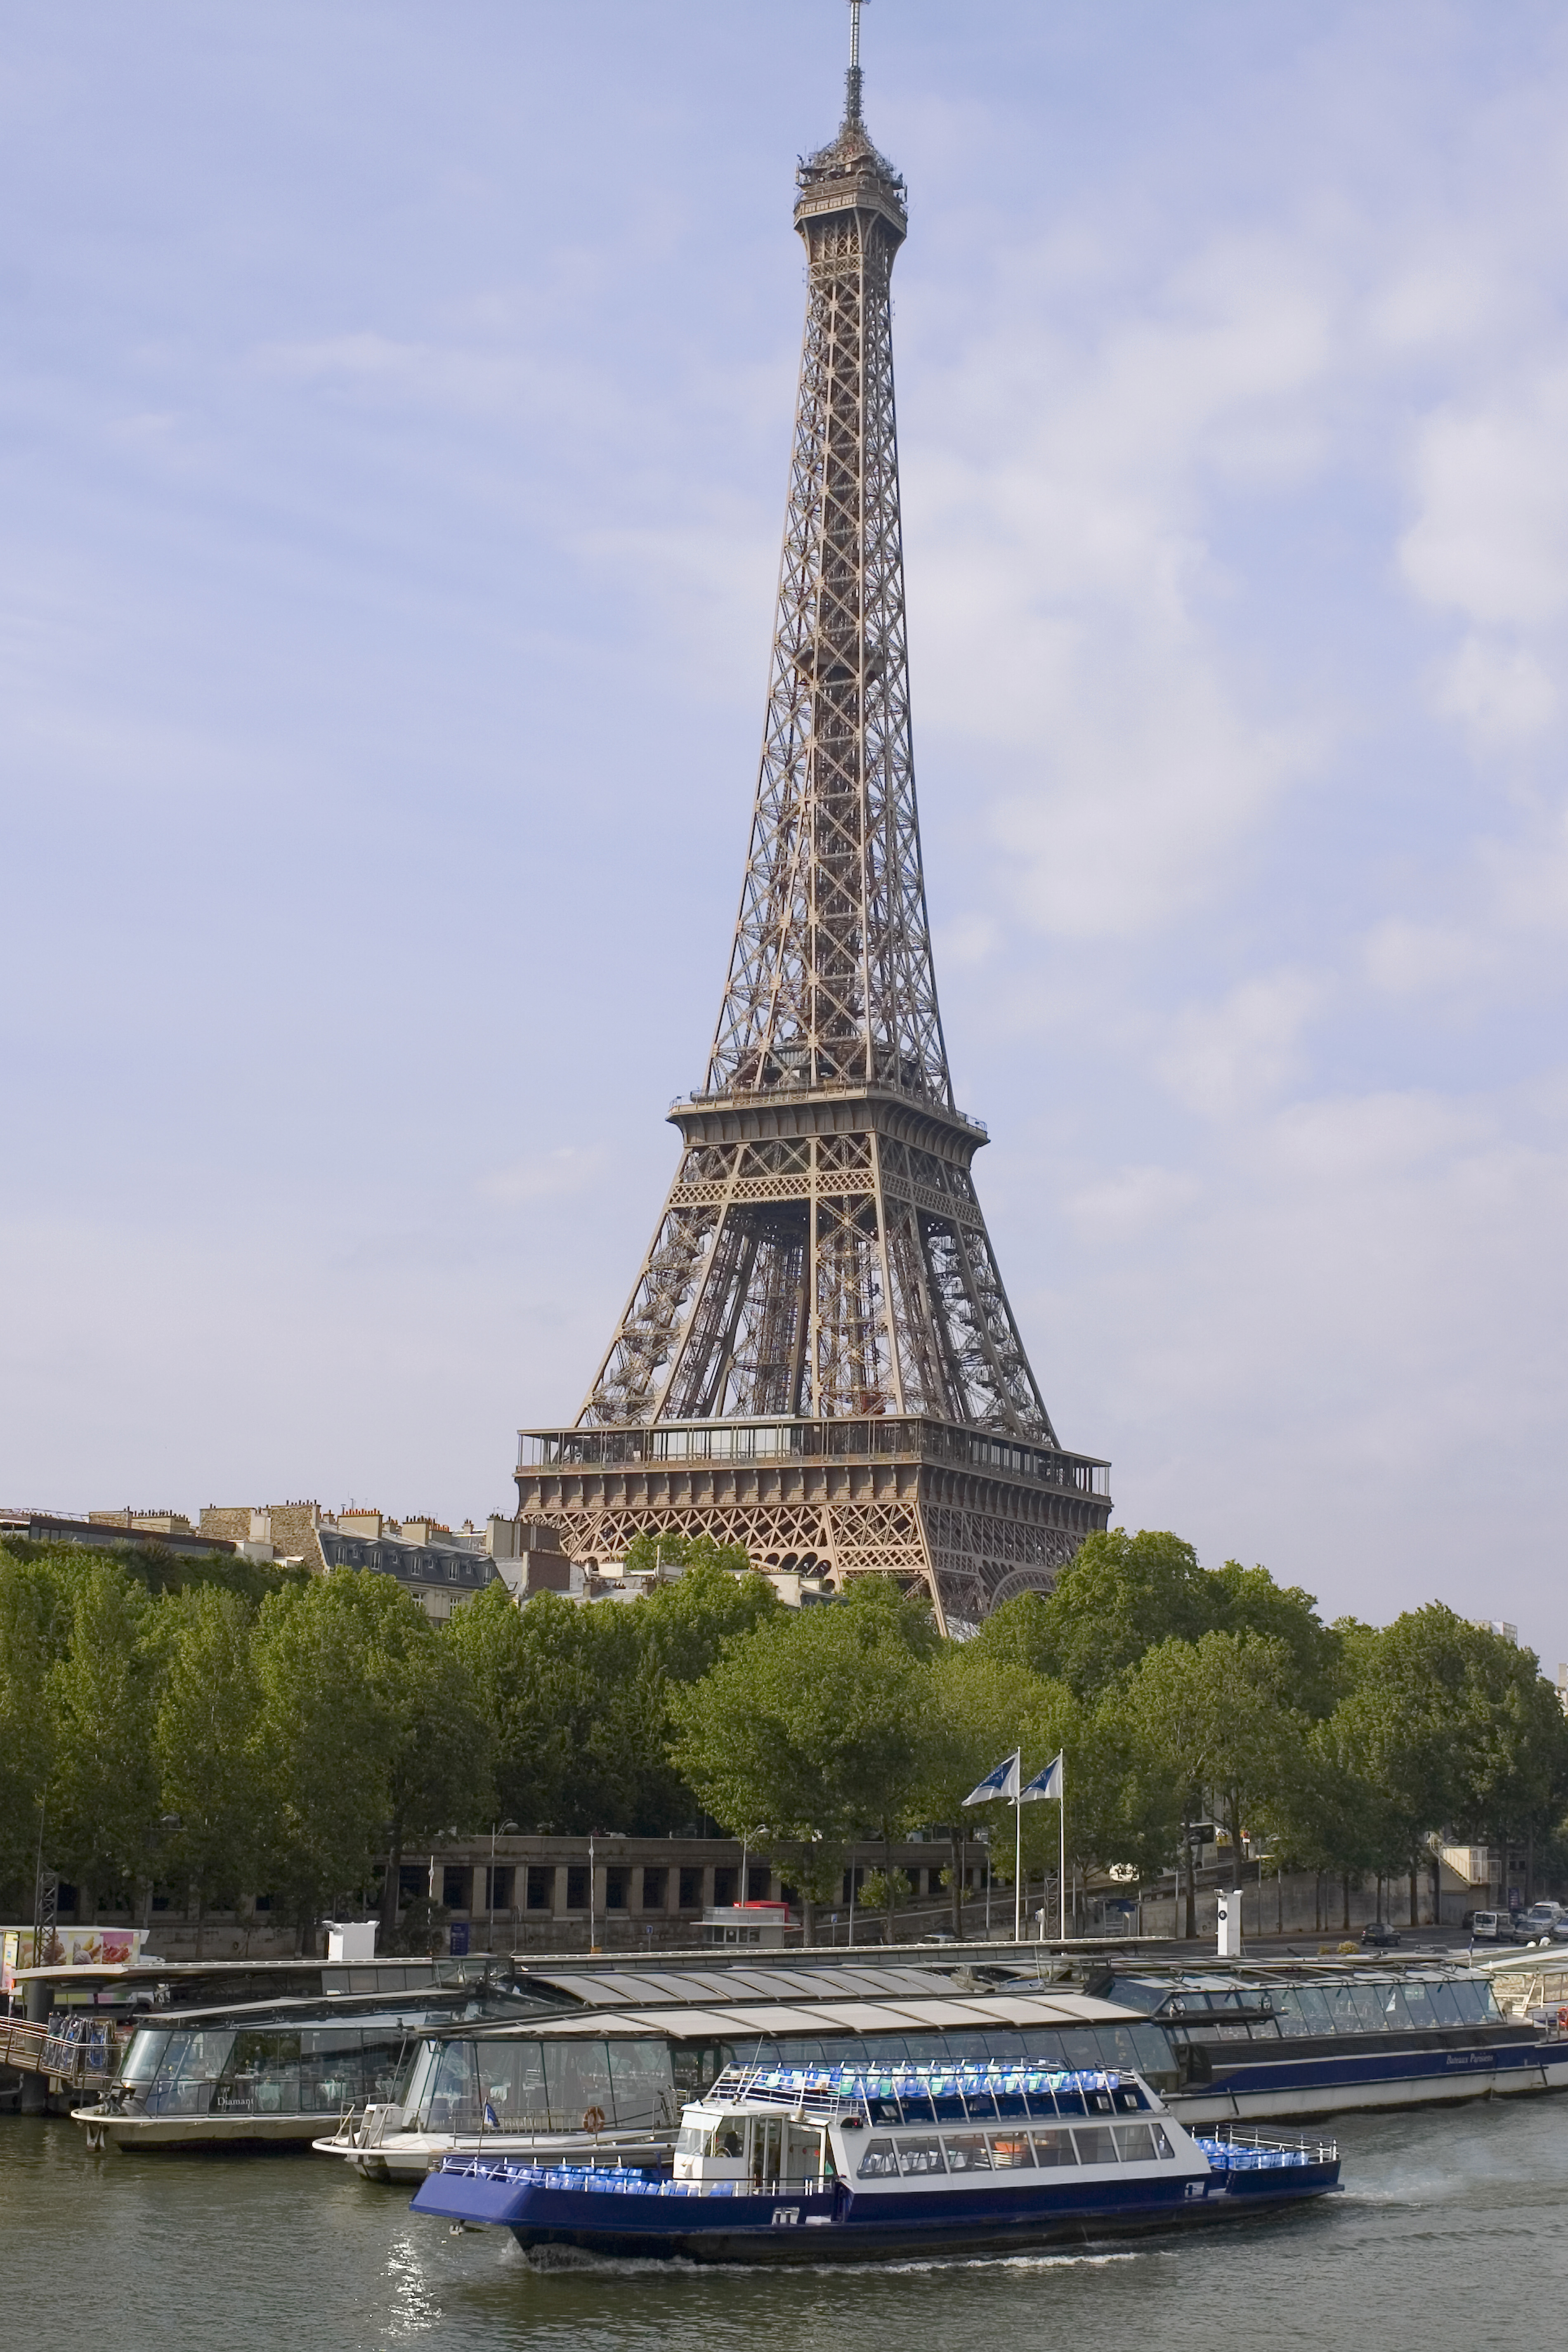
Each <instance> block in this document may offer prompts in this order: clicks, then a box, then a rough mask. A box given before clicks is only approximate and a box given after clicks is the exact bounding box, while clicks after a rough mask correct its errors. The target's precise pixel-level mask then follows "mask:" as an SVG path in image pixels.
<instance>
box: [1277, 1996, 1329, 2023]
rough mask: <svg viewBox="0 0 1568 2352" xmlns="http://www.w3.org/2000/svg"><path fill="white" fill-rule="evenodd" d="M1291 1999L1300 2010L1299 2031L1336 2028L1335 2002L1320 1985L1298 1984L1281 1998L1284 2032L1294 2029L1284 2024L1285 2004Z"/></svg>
mask: <svg viewBox="0 0 1568 2352" xmlns="http://www.w3.org/2000/svg"><path fill="white" fill-rule="evenodd" d="M1287 2001H1289V2003H1291V2004H1292V2005H1293V2006H1294V2007H1295V2008H1296V2009H1297V2010H1299V2011H1300V2018H1301V2023H1300V2028H1299V2029H1297V2030H1298V2031H1300V2032H1303V2033H1331V2032H1333V2030H1334V2010H1333V2003H1332V2002H1331V2000H1330V1999H1329V1996H1328V1994H1327V1993H1326V1992H1325V1991H1324V1990H1322V1988H1321V1986H1320V1985H1296V1986H1293V1987H1292V1988H1291V1990H1290V1991H1289V1993H1288V1994H1283V1995H1281V1997H1280V2000H1279V2010H1280V2022H1281V2027H1282V2029H1283V2031H1284V2032H1290V2031H1291V2030H1292V2029H1291V2028H1290V2027H1289V2026H1287V2025H1285V2024H1284V2017H1285V2013H1286V2011H1285V2005H1286V2003H1287Z"/></svg>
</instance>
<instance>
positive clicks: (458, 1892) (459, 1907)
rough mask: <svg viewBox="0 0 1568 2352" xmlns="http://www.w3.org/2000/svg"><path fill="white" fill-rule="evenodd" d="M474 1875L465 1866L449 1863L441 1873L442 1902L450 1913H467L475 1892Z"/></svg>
mask: <svg viewBox="0 0 1568 2352" xmlns="http://www.w3.org/2000/svg"><path fill="white" fill-rule="evenodd" d="M473 1884H474V1874H473V1872H472V1870H470V1869H468V1867H466V1866H464V1865H459V1864H454V1863H450V1862H449V1863H447V1865H446V1867H445V1868H444V1869H443V1871H442V1873H441V1900H442V1902H443V1903H444V1904H445V1905H446V1906H447V1910H448V1911H466V1910H467V1909H468V1897H469V1895H471V1893H472V1891H473Z"/></svg>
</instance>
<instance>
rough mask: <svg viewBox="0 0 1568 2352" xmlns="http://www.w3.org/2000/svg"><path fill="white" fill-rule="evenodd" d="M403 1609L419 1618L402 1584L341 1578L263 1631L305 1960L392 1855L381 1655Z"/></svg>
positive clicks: (269, 1733)
mask: <svg viewBox="0 0 1568 2352" xmlns="http://www.w3.org/2000/svg"><path fill="white" fill-rule="evenodd" d="M373 1587H374V1588H379V1590H374V1591H373V1590H372V1589H371V1588H373ZM394 1599H395V1600H396V1601H403V1602H405V1604H406V1605H407V1606H408V1607H410V1608H414V1607H416V1603H415V1602H414V1601H412V1600H411V1598H410V1596H408V1595H407V1594H405V1593H404V1592H403V1591H402V1588H401V1587H400V1586H399V1585H398V1584H397V1582H396V1580H395V1579H394V1578H392V1577H388V1576H381V1575H378V1574H377V1573H376V1572H375V1571H374V1570H369V1571H363V1572H359V1571H353V1570H348V1571H338V1572H335V1573H333V1574H332V1575H331V1576H319V1577H317V1578H315V1579H314V1580H312V1581H311V1582H310V1584H309V1585H303V1586H300V1585H296V1586H291V1587H289V1588H286V1589H285V1590H283V1591H279V1592H275V1593H272V1594H271V1595H269V1597H268V1599H267V1601H264V1602H263V1604H262V1609H261V1615H260V1619H259V1621H258V1626H257V1636H256V1669H257V1675H258V1680H259V1683H260V1685H261V1716H260V1741H261V1751H262V1754H263V1756H264V1757H265V1759H266V1760H267V1768H268V1769H267V1777H268V1786H269V1791H270V1802H271V1805H272V1809H273V1813H274V1819H275V1821H276V1824H277V1832H278V1836H277V1853H278V1862H277V1865H276V1867H277V1876H276V1878H275V1880H274V1891H275V1892H277V1893H278V1894H279V1895H281V1896H282V1898H283V1902H284V1905H285V1906H286V1908H287V1911H288V1914H289V1916H291V1917H292V1918H293V1919H294V1920H295V1922H296V1923H297V1925H298V1926H299V1928H300V1934H301V1938H302V1948H303V1949H305V1950H306V1951H307V1952H309V1951H311V1950H313V1949H314V1946H315V1929H316V1921H317V1920H318V1918H320V1916H321V1913H322V1912H323V1910H324V1909H325V1908H326V1906H328V1904H330V1903H333V1902H336V1901H338V1900H339V1899H341V1898H343V1897H353V1895H358V1894H359V1893H360V1892H361V1891H362V1890H363V1888H364V1887H365V1886H366V1885H368V1883H369V1880H370V1877H371V1874H372V1870H373V1867H374V1862H375V1859H376V1857H377V1856H378V1855H379V1854H381V1853H384V1852H385V1851H386V1832H387V1827H388V1823H389V1821H390V1811H389V1808H390V1803H391V1793H392V1791H391V1778H392V1767H393V1759H394V1756H395V1751H396V1749H397V1747H398V1726H397V1724H396V1723H395V1720H394V1717H393V1714H392V1710H391V1708H390V1707H389V1706H388V1704H387V1690H386V1676H385V1675H384V1672H383V1671H382V1664H381V1659H380V1657H379V1655H378V1654H377V1653H378V1635H379V1634H380V1633H381V1632H382V1630H383V1626H384V1619H385V1615H386V1613H387V1609H388V1603H389V1601H392V1600H394ZM393 1875H394V1881H395V1872H394V1874H393Z"/></svg>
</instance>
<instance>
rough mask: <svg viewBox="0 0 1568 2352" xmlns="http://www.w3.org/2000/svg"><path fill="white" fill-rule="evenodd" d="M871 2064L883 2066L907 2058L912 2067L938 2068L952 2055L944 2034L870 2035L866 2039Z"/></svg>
mask: <svg viewBox="0 0 1568 2352" xmlns="http://www.w3.org/2000/svg"><path fill="white" fill-rule="evenodd" d="M866 2048H867V2050H868V2052H869V2053H870V2057H871V2063H872V2064H873V2065H876V2066H885V2065H887V2064H888V2063H889V2061H892V2060H897V2059H900V2058H907V2059H908V2060H909V2061H910V2064H911V2065H914V2066H940V2065H941V2064H942V2062H943V2060H944V2059H947V2058H950V2057H951V2056H952V2051H951V2050H950V2048H949V2046H948V2039H947V2036H946V2034H945V2033H871V2034H868V2036H867V2038H866Z"/></svg>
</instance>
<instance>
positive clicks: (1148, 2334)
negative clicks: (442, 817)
mask: <svg viewBox="0 0 1568 2352" xmlns="http://www.w3.org/2000/svg"><path fill="white" fill-rule="evenodd" d="M1330 2128H1334V2126H1330ZM1337 2128H1338V2134H1339V2139H1340V2146H1341V2151H1342V2156H1343V2159H1344V2175H1343V2177H1344V2180H1345V2189H1344V2191H1343V2193H1342V2195H1340V2196H1337V2197H1334V2198H1331V2199H1327V2200H1324V2201H1323V2202H1321V2204H1318V2205H1316V2206H1311V2207H1308V2208H1306V2209H1305V2210H1301V2211H1299V2212H1296V2213H1293V2214H1290V2215H1289V2216H1285V2217H1281V2218H1280V2219H1279V2220H1277V2221H1259V2222H1242V2223H1239V2224H1237V2225H1235V2226H1232V2227H1226V2228H1223V2229H1213V2230H1205V2231H1199V2232H1194V2234H1192V2235H1191V2236H1187V2237H1175V2236H1171V2237H1162V2238H1150V2239H1146V2240H1142V2241H1137V2240H1134V2241H1131V2242H1129V2241H1125V2240H1123V2241H1121V2242H1112V2243H1108V2244H1107V2245H1105V2246H1104V2247H1103V2248H1089V2249H1087V2250H1085V2251H1083V2252H1041V2253H1038V2254H1033V2255H1013V2256H1008V2257H998V2258H996V2259H994V2260H990V2261H986V2260H976V2261H971V2262H929V2263H921V2262H900V2263H881V2264H878V2265H875V2266H871V2265H868V2266H866V2267H864V2268H857V2269H853V2270H837V2269H833V2268H829V2267H826V2266H824V2267H823V2268H822V2269H820V2270H807V2271H795V2272H790V2273H766V2272H763V2273H759V2272H755V2271H750V2272H748V2271H739V2270H735V2271H720V2272H711V2271H700V2270H695V2269H688V2268H682V2267H675V2266H666V2265H663V2264H655V2263H646V2264H636V2263H623V2264H615V2263H600V2264H594V2265H587V2266H584V2267H582V2268H576V2269H568V2270H552V2271H544V2272H540V2271H535V2270H532V2269H531V2268H530V2266H529V2264H528V2263H526V2262H525V2260H524V2259H523V2257H522V2255H521V2252H519V2250H518V2248H517V2246H516V2245H515V2244H514V2243H513V2242H512V2240H511V2239H510V2238H509V2237H507V2236H505V2235H503V2234H501V2233H500V2232H496V2231H484V2232H480V2233H468V2234H466V2235H464V2236H461V2237H458V2238H453V2237H451V2236H449V2235H448V2234H447V2226H446V2224H445V2223H444V2222H441V2221H425V2220H423V2219H421V2218H420V2217H418V2216H416V2215H415V2214H412V2213H410V2211H409V2210H408V2191H407V2190H406V2189H387V2188H377V2187H375V2186H374V2185H373V2184H371V2183H369V2182H365V2181H361V2180H359V2179H356V2178H355V2176H354V2175H353V2174H352V2173H350V2172H349V2170H348V2169H347V2168H346V2167H345V2166H343V2165H342V2164H340V2163H338V2162H337V2161H335V2160H333V2159H330V2158H325V2157H314V2156H310V2155H304V2156H300V2155H294V2154H289V2155H280V2156H261V2157H241V2156H228V2157H200V2158H187V2157H179V2156H163V2157H160V2156H142V2157H125V2156H118V2155H115V2154H113V2153H110V2154H107V2155H103V2156H89V2155H88V2154H87V2153H86V2151H85V2150H84V2148H83V2146H82V2140H81V2134H80V2132H79V2130H78V2129H77V2128H76V2127H75V2126H73V2125H71V2124H69V2123H67V2122H52V2121H51V2122H40V2121H36V2120H34V2119H31V2118H26V2117H22V2116H15V2115H0V2277H3V2280H4V2288H5V2306H6V2308H7V2309H8V2310H9V2311H10V2313H11V2315H12V2317H13V2321H14V2323H15V2325H16V2340H17V2341H18V2342H21V2341H26V2342H28V2343H31V2344H36V2345H45V2346H49V2347H53V2346H57V2345H59V2346H64V2345H68V2344H77V2343H87V2342H91V2343H94V2344H99V2345H103V2346H106V2347H109V2346H111V2347H113V2352H185V2347H193V2352H194V2348H195V2347H200V2352H214V2347H226V2346H235V2345H241V2344H247V2345H273V2344H276V2345H278V2346H280V2347H288V2352H316V2347H321V2352H328V2347H332V2352H359V2347H372V2346H382V2345H405V2344H406V2345H419V2344H422V2343H425V2342H426V2341H427V2342H428V2343H429V2344H430V2346H431V2347H432V2352H435V2347H437V2346H438V2347H440V2352H479V2347H484V2352H511V2347H527V2352H568V2347H570V2352H645V2347H647V2352H654V2347H665V2346H666V2345H668V2344H669V2343H670V2342H671V2341H672V2340H676V2339H677V2338H678V2339H679V2344H680V2347H681V2352H737V2347H763V2346H765V2347H767V2352H807V2347H809V2352H840V2347H855V2352H861V2347H865V2352H1004V2347H1006V2352H1012V2347H1034V2346H1040V2347H1047V2346H1048V2347H1052V2352H1061V2347H1070V2352H1101V2347H1104V2352H1112V2347H1114V2352H1189V2347H1190V2352H1228V2347H1232V2346H1237V2345H1251V2344H1258V2345H1261V2346H1265V2347H1268V2352H1287V2347H1296V2346H1307V2345H1310V2346H1314V2347H1319V2346H1321V2347H1334V2352H1341V2347H1368V2352H1431V2348H1432V2347H1436V2352H1447V2347H1454V2352H1479V2347H1482V2346H1484V2345H1488V2344H1490V2343H1495V2342H1497V2341H1500V2340H1501V2339H1502V2338H1503V2337H1505V2336H1506V2337H1507V2339H1508V2340H1509V2341H1510V2342H1515V2343H1518V2342H1522V2341H1526V2340H1528V2341H1530V2342H1531V2343H1534V2342H1542V2343H1550V2342H1555V2341H1556V2340H1557V2338H1558V2336H1559V2335H1560V2334H1561V2332H1562V2324H1561V2317H1560V2314H1561V2310H1562V2306H1561V2305H1559V2304H1558V2301H1557V2297H1558V2294H1559V2293H1560V2292H1562V2290H1563V2285H1564V2282H1565V2280H1568V2232H1565V2231H1564V2228H1563V2222H1564V2219H1565V2216H1568V2095H1560V2096H1556V2097H1552V2096H1547V2097H1542V2098H1522V2099H1510V2100H1508V2101H1507V2102H1504V2103H1500V2104H1499V2103H1493V2102H1490V2101H1488V2102H1485V2103H1483V2104H1481V2105H1477V2106H1474V2107H1468V2108H1450V2109H1438V2110H1436V2111H1434V2110H1431V2109H1428V2110H1427V2111H1426V2113H1425V2114H1419V2113H1418V2114H1415V2115H1401V2116H1347V2117H1345V2118H1343V2119H1342V2121H1341V2123H1340V2124H1339V2126H1337ZM6 2333H7V2334H8V2333H9V2328H7V2330H6Z"/></svg>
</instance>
